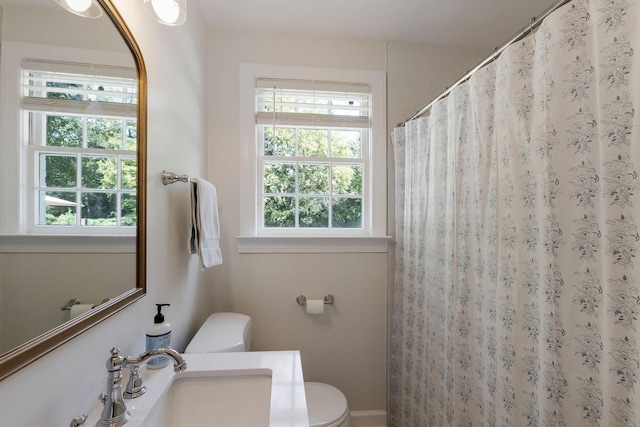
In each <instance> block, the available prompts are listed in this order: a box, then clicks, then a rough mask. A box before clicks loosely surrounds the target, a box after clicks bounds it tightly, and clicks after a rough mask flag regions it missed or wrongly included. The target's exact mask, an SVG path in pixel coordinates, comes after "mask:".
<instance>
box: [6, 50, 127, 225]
mask: <svg viewBox="0 0 640 427" xmlns="http://www.w3.org/2000/svg"><path fill="white" fill-rule="evenodd" d="M2 47H3V49H2V52H1V53H2V61H1V62H0V76H1V77H2V85H3V96H2V99H1V100H0V111H1V113H2V117H3V118H5V119H6V120H3V126H2V127H1V128H0V137H1V138H2V141H3V156H2V158H1V159H0V182H2V185H0V211H1V215H0V234H2V235H26V234H56V235H61V234H64V235H74V234H76V235H87V234H97V235H100V234H103V235H113V234H120V235H129V236H134V235H135V233H136V227H135V226H136V181H137V178H136V176H137V161H136V158H137V138H136V136H137V122H136V117H137V105H136V104H137V71H136V69H135V65H134V64H132V62H131V58H130V55H128V54H123V53H118V52H102V51H94V50H86V49H75V48H59V47H55V46H45V45H37V44H26V43H13V42H5V43H3V46H2ZM103 62H104V63H109V64H116V65H108V66H107V65H101V63H103Z"/></svg>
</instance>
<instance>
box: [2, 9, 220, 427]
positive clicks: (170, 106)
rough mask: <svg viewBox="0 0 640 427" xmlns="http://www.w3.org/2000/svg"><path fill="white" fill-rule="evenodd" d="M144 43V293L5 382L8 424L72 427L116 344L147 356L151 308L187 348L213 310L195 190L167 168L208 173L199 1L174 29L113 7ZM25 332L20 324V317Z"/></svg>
mask: <svg viewBox="0 0 640 427" xmlns="http://www.w3.org/2000/svg"><path fill="white" fill-rule="evenodd" d="M114 3H115V4H116V6H117V7H118V9H119V10H120V12H121V14H122V15H123V16H124V18H125V21H126V22H127V23H128V25H129V27H130V29H131V31H132V32H133V34H134V36H135V38H136V39H137V41H138V44H139V45H140V48H141V50H142V53H143V56H144V58H145V62H146V66H147V70H148V81H149V84H148V88H149V109H148V123H149V156H148V177H147V178H148V179H147V180H148V213H149V215H148V220H147V226H148V274H147V278H148V295H147V296H146V297H144V298H143V299H142V300H140V301H138V302H137V303H135V304H134V305H132V306H130V307H128V308H126V309H124V310H123V311H121V312H120V313H118V314H116V315H114V316H113V317H111V318H109V319H107V320H106V321H104V322H102V323H101V324H100V325H98V326H96V327H94V328H92V329H91V330H89V331H87V332H85V333H84V334H82V335H80V336H79V337H77V338H76V339H74V340H72V341H71V342H69V343H67V344H65V345H63V346H62V347H60V348H59V349H57V350H55V351H53V352H51V353H49V354H48V355H46V356H45V357H43V358H41V359H39V360H38V361H36V362H35V363H33V364H31V365H30V366H28V367H27V368H25V369H23V370H21V371H19V372H18V373H16V374H14V375H12V376H10V377H8V378H7V379H5V380H3V381H2V382H0V413H2V414H3V418H2V421H1V422H0V424H2V425H16V426H18V425H20V426H36V425H42V426H44V425H51V426H66V425H69V422H70V421H71V418H72V417H73V416H74V415H77V414H81V413H83V412H88V411H90V410H91V409H93V408H94V407H96V406H97V405H98V400H97V396H98V395H99V394H100V393H101V392H103V391H104V390H105V389H106V370H105V367H104V366H105V362H106V360H107V357H108V356H109V350H110V349H111V347H112V346H114V345H118V346H119V347H121V349H122V351H123V353H125V354H138V353H139V352H141V351H143V350H144V330H145V328H146V327H147V325H148V324H149V323H150V322H151V321H152V317H153V314H154V313H155V306H154V303H156V302H169V303H171V304H172V305H171V307H169V308H167V309H166V316H167V320H169V321H170V322H171V323H172V325H173V327H174V329H173V334H174V335H173V343H174V346H175V347H176V348H177V349H178V350H183V349H184V347H185V345H186V343H187V342H188V340H189V339H190V338H191V336H192V335H193V333H194V331H195V330H196V329H197V327H198V326H199V324H200V323H201V322H202V321H203V320H204V318H205V317H206V315H207V314H208V313H209V312H210V311H211V303H210V287H211V283H212V281H211V280H210V278H207V276H208V274H207V273H201V272H200V270H199V266H198V263H197V259H196V258H194V257H191V256H190V255H188V254H187V250H186V248H187V243H186V242H187V237H188V229H187V227H188V224H189V222H188V215H189V210H188V207H189V188H188V186H187V184H173V185H172V186H169V187H164V186H163V185H162V183H161V181H160V172H161V171H162V169H165V168H166V169H169V170H174V171H175V172H177V173H188V174H192V175H206V168H207V164H206V152H207V144H206V142H207V141H206V113H207V111H206V110H207V105H206V102H205V101H206V99H205V97H206V92H205V87H206V66H207V64H206V55H207V50H206V44H207V38H206V27H205V24H204V21H203V19H202V18H201V15H202V14H201V13H200V11H199V5H198V3H197V2H189V10H188V14H189V15H188V19H187V23H186V24H185V25H183V26H181V27H177V28H172V27H167V26H163V25H160V24H158V23H157V22H155V21H154V20H152V19H151V18H150V17H149V16H147V15H146V14H145V12H144V10H143V2H142V1H135V2H134V1H130V0H114ZM16 322H17V324H16V327H19V323H18V322H19V319H16Z"/></svg>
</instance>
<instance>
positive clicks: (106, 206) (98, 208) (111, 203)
mask: <svg viewBox="0 0 640 427" xmlns="http://www.w3.org/2000/svg"><path fill="white" fill-rule="evenodd" d="M80 199H81V200H82V224H83V225H88V226H114V225H117V221H116V212H117V206H118V205H117V204H118V200H117V197H116V193H82V195H81V196H80Z"/></svg>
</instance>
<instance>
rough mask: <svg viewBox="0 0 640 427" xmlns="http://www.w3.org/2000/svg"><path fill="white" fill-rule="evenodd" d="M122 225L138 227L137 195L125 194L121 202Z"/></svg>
mask: <svg viewBox="0 0 640 427" xmlns="http://www.w3.org/2000/svg"><path fill="white" fill-rule="evenodd" d="M120 207H121V208H120V215H121V218H120V225H125V226H134V225H136V195H135V194H123V195H122V199H121V201H120Z"/></svg>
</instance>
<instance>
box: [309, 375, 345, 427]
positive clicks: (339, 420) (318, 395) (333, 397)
mask: <svg viewBox="0 0 640 427" xmlns="http://www.w3.org/2000/svg"><path fill="white" fill-rule="evenodd" d="M304 391H305V394H306V396H307V412H308V413H309V426H310V427H338V426H343V425H345V426H347V425H349V424H350V423H349V424H343V423H345V421H347V420H350V419H351V414H350V413H349V407H348V405H347V399H346V398H345V397H344V394H342V392H341V391H340V390H338V389H337V388H335V387H333V386H330V385H329V384H323V383H315V382H305V383H304Z"/></svg>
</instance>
